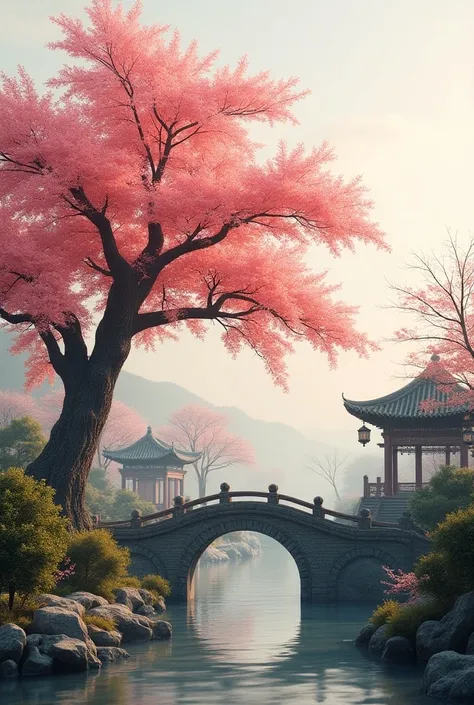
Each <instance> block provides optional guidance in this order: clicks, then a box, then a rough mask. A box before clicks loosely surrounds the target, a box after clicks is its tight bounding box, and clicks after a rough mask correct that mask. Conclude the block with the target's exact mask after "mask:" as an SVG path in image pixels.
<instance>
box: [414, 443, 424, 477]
mask: <svg viewBox="0 0 474 705" xmlns="http://www.w3.org/2000/svg"><path fill="white" fill-rule="evenodd" d="M415 486H416V487H423V446H415Z"/></svg>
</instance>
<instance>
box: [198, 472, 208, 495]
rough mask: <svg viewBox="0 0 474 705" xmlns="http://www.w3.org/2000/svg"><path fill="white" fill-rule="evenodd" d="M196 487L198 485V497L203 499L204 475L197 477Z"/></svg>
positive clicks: (205, 479)
mask: <svg viewBox="0 0 474 705" xmlns="http://www.w3.org/2000/svg"><path fill="white" fill-rule="evenodd" d="M198 485H199V497H205V496H206V485H207V477H206V476H205V475H204V474H202V475H198Z"/></svg>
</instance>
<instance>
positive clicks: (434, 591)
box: [415, 553, 461, 603]
mask: <svg viewBox="0 0 474 705" xmlns="http://www.w3.org/2000/svg"><path fill="white" fill-rule="evenodd" d="M415 574H416V576H417V578H419V579H420V583H419V586H420V587H419V589H420V592H421V593H422V594H423V595H428V596H429V597H432V598H434V599H435V600H440V601H441V602H446V603H450V602H451V603H453V602H454V600H455V598H456V595H457V594H458V589H457V588H456V589H455V586H454V580H455V576H453V575H452V574H450V566H449V563H448V560H447V558H446V556H445V555H444V554H443V553H428V554H427V555H426V556H421V558H419V559H418V561H417V563H416V565H415ZM459 594H461V593H459Z"/></svg>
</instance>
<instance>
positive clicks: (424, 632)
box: [416, 591, 474, 663]
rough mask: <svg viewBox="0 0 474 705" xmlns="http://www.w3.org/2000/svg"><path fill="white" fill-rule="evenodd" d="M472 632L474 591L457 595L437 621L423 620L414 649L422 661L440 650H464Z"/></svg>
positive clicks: (473, 629)
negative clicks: (446, 612)
mask: <svg viewBox="0 0 474 705" xmlns="http://www.w3.org/2000/svg"><path fill="white" fill-rule="evenodd" d="M472 632H474V591H473V592H468V593H466V594H465V595H461V597H458V599H457V600H456V602H455V603H454V607H453V608H452V610H450V612H448V614H446V615H445V616H444V617H443V619H441V620H440V621H439V622H435V621H428V622H424V623H423V624H422V625H421V626H420V627H419V629H418V631H417V634H416V651H417V656H418V660H419V661H420V662H422V663H424V662H426V661H428V660H429V659H430V658H431V656H433V655H434V654H438V653H440V652H441V651H457V652H458V653H460V654H462V653H464V652H465V651H466V648H467V645H468V641H469V637H470V635H471V634H472Z"/></svg>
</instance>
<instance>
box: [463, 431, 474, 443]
mask: <svg viewBox="0 0 474 705" xmlns="http://www.w3.org/2000/svg"><path fill="white" fill-rule="evenodd" d="M462 442H463V443H465V444H466V445H467V446H472V445H474V428H473V427H472V426H468V427H467V428H464V429H463V432H462Z"/></svg>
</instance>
